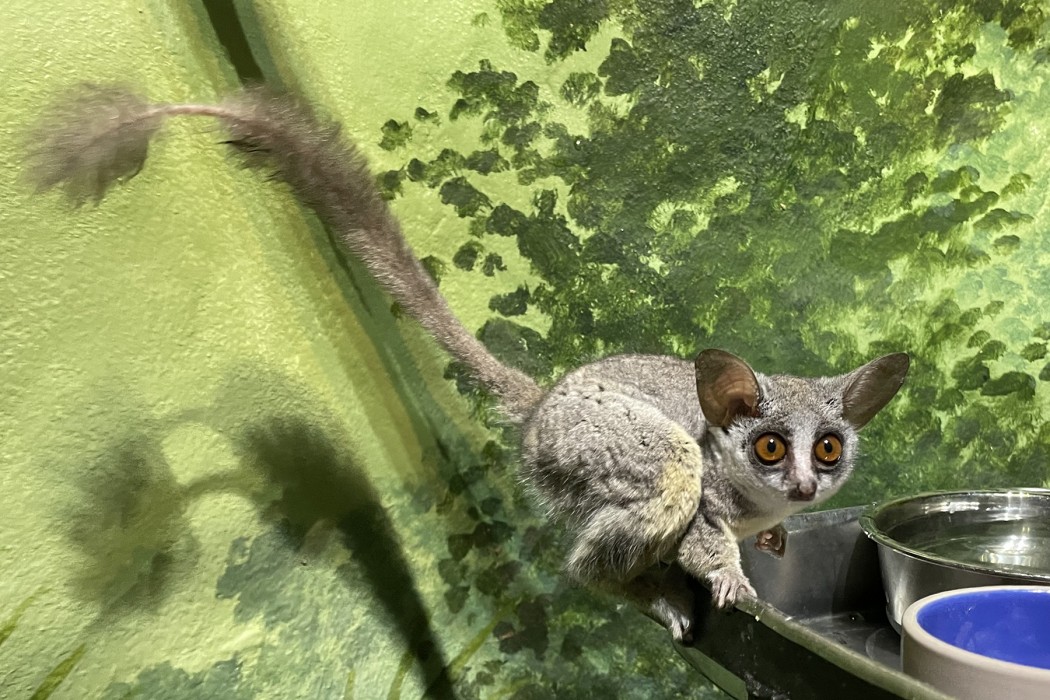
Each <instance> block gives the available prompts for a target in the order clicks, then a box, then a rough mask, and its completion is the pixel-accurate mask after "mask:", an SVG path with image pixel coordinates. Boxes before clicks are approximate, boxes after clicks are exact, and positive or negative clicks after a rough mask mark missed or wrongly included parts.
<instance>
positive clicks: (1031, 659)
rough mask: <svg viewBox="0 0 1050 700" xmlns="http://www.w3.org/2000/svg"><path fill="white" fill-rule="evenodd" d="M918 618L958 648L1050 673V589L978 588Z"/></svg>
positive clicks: (938, 604) (945, 600)
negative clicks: (1049, 670) (1046, 670)
mask: <svg viewBox="0 0 1050 700" xmlns="http://www.w3.org/2000/svg"><path fill="white" fill-rule="evenodd" d="M917 619H918V623H919V625H920V626H921V627H922V628H923V629H924V630H926V631H927V632H929V633H930V634H931V635H933V636H934V637H936V638H937V639H939V640H941V641H942V642H947V643H948V644H951V645H952V646H957V647H959V648H960V649H965V650H966V651H972V652H973V653H975V654H980V655H982V656H989V657H991V658H993V659H1001V660H1002V661H1010V662H1012V663H1015V664H1023V665H1025V666H1035V667H1036V668H1047V669H1050V588H1046V589H1045V590H1037V589H1032V588H1020V589H1018V588H985V589H981V588H978V589H976V590H970V591H967V592H965V593H959V594H957V595H952V596H947V597H944V598H941V599H940V600H934V601H931V602H930V603H929V604H928V605H924V606H923V607H922V608H921V609H920V610H919V611H918V616H917Z"/></svg>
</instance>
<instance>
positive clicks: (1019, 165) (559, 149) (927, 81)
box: [383, 0, 1050, 502]
mask: <svg viewBox="0 0 1050 700" xmlns="http://www.w3.org/2000/svg"><path fill="white" fill-rule="evenodd" d="M501 9H502V14H501V16H500V20H501V21H502V22H503V25H504V27H505V29H506V31H507V33H508V35H509V36H510V37H511V40H512V41H513V43H514V44H515V45H517V46H519V47H520V48H521V49H523V50H530V51H543V52H544V55H545V57H546V59H547V60H548V61H549V62H552V63H556V62H559V61H563V60H566V59H567V58H568V57H570V56H571V55H572V54H573V53H574V52H576V51H581V50H583V49H584V48H587V49H589V50H598V49H601V48H603V47H593V46H589V45H588V40H589V39H590V38H591V37H592V36H593V35H594V34H595V33H596V32H597V31H598V30H599V28H600V27H601V26H603V24H604V23H606V22H615V23H617V25H618V26H620V27H622V29H623V36H622V37H618V38H615V39H613V40H612V41H611V43H610V45H609V47H608V51H607V55H606V56H605V58H604V59H603V60H602V62H601V64H600V65H599V67H598V69H597V71H596V72H573V73H571V74H569V76H568V77H567V78H566V79H565V80H564V82H562V84H561V85H560V86H559V89H558V91H557V92H555V91H553V90H541V89H540V88H539V87H538V86H537V84H536V83H535V82H533V81H531V80H529V76H521V75H515V74H514V73H512V72H508V71H503V70H501V69H500V67H499V66H497V65H493V64H491V63H489V62H485V61H483V62H482V63H481V65H480V66H478V67H474V68H473V69H464V70H463V71H459V72H457V73H456V74H454V75H453V76H451V77H450V84H451V85H452V86H453V87H454V88H455V89H456V91H457V92H458V93H459V95H460V98H459V99H458V100H457V101H456V102H455V103H454V104H453V105H451V107H446V108H445V109H442V110H440V111H437V112H435V113H431V112H430V111H428V110H426V109H425V108H424V107H421V109H420V110H419V111H418V112H417V113H416V115H414V120H408V119H406V120H404V121H400V122H398V121H391V122H388V123H387V124H386V126H385V127H384V133H385V137H386V138H385V139H384V142H383V147H384V148H388V149H391V150H394V151H395V152H399V153H400V152H402V151H408V152H409V154H411V149H412V145H413V142H412V133H413V127H414V126H415V124H418V123H419V122H424V123H425V122H426V120H427V119H432V118H447V119H451V120H478V121H479V122H480V123H481V124H482V127H481V129H480V131H481V136H480V138H479V139H478V143H477V150H475V151H471V152H459V151H454V150H443V151H442V152H441V153H440V154H438V155H437V156H436V157H433V158H426V159H420V158H409V159H406V162H405V164H404V166H403V167H402V168H401V169H399V170H397V171H391V172H389V173H388V174H387V177H386V184H387V186H388V190H389V191H390V192H391V194H392V195H394V196H396V194H397V193H398V192H399V191H401V190H403V189H404V188H407V187H416V186H425V187H430V188H434V189H437V190H438V191H439V192H440V196H441V200H442V202H444V203H445V204H446V205H448V206H451V207H454V208H455V210H456V212H457V214H458V215H459V216H462V217H467V218H469V219H470V232H471V234H472V236H471V237H470V238H468V239H467V240H465V241H464V242H463V245H462V247H460V248H459V250H458V251H456V252H455V254H454V255H451V256H449V258H448V260H447V261H445V260H442V261H435V263H438V265H437V266H438V268H439V269H440V264H442V263H446V262H447V263H449V264H453V265H456V266H457V267H460V268H462V269H465V270H471V271H472V272H475V273H476V274H477V275H478V276H479V282H478V283H479V284H484V281H483V280H484V276H486V275H487V276H490V277H491V276H492V274H493V271H494V270H497V269H499V268H500V266H501V264H502V261H501V259H500V258H499V256H498V255H494V254H487V253H486V251H487V248H486V245H487V241H488V240H490V238H491V237H493V236H511V237H514V238H516V241H517V247H518V250H519V251H520V253H521V255H522V256H523V257H524V258H525V259H526V260H527V261H528V262H529V264H530V265H531V269H532V270H533V271H535V272H536V274H537V275H538V277H539V280H538V281H537V282H536V283H535V284H532V285H527V286H522V287H521V288H519V289H518V290H516V291H515V292H513V293H510V294H502V295H498V296H494V297H493V298H492V299H491V301H490V304H489V307H490V308H491V309H492V311H493V312H494V315H493V318H492V319H491V320H490V321H488V322H487V323H486V324H485V326H484V327H483V328H482V329H481V335H482V337H483V338H485V339H486V340H487V341H488V342H489V343H490V345H491V346H493V347H496V348H499V349H501V350H502V351H503V356H504V357H505V358H507V359H509V360H511V361H514V362H515V363H516V364H518V365H519V366H520V367H522V368H524V369H527V370H529V371H530V372H533V373H536V374H540V375H542V376H546V377H554V376H557V375H558V373H560V372H562V371H564V370H565V369H566V368H570V367H573V366H575V365H577V364H579V363H580V362H581V359H582V358H592V357H598V356H602V355H605V354H609V353H612V352H622V351H632V352H668V353H677V354H680V355H689V354H691V353H693V352H694V351H695V350H697V349H700V348H703V347H708V346H720V347H727V348H729V349H731V350H733V351H734V352H738V353H740V354H742V355H744V356H746V357H747V358H748V359H749V361H751V362H752V363H753V364H754V365H755V366H757V367H762V368H768V371H773V372H777V371H783V372H805V373H810V374H822V373H834V372H836V371H842V368H846V367H851V366H855V365H857V364H860V363H861V362H863V361H864V360H865V359H867V358H870V357H872V356H874V355H877V354H879V353H882V352H890V351H893V350H896V349H901V348H903V349H906V350H907V351H908V352H910V353H911V354H912V355H913V357H914V359H915V360H916V367H915V370H913V371H914V374H913V375H911V376H910V377H909V383H908V391H907V392H906V400H904V401H900V402H897V403H895V404H894V405H893V407H892V409H893V410H894V419H893V420H883V421H879V423H878V425H877V426H876V427H874V428H873V430H872V432H873V433H874V435H873V436H871V437H869V440H870V441H871V444H872V445H876V446H877V448H875V449H871V450H870V453H869V455H868V457H867V459H866V460H865V466H864V469H863V470H861V473H860V474H859V475H858V478H856V479H854V481H853V484H852V487H851V488H849V489H848V490H847V492H846V493H845V494H844V495H843V497H842V501H849V502H860V501H863V500H865V499H872V498H878V497H882V496H884V495H885V494H886V493H887V491H889V492H894V493H904V492H909V491H913V490H915V489H920V488H951V487H956V486H961V485H966V486H975V487H977V486H991V485H994V484H1004V483H1009V484H1035V485H1038V484H1042V483H1043V482H1044V480H1046V479H1047V477H1048V476H1050V473H1048V470H1047V466H1046V465H1047V460H1046V457H1047V451H1046V450H1047V448H1048V447H1050V442H1048V438H1050V434H1048V433H1047V432H1045V431H1042V424H1043V421H1042V420H1041V415H1042V410H1043V407H1044V406H1045V397H1046V395H1047V394H1046V392H1045V391H1043V390H1040V382H1041V381H1042V382H1045V381H1047V380H1050V366H1048V365H1047V360H1046V359H1045V358H1046V354H1047V348H1046V342H1047V340H1048V338H1050V326H1047V325H1046V323H1047V314H1046V312H1045V311H1043V310H1042V307H1043V303H1042V300H1043V299H1045V298H1047V293H1048V292H1050V289H1048V288H1047V287H1046V286H1045V284H1046V280H1047V273H1046V271H1045V270H1044V269H1043V267H1042V265H1041V264H1040V263H1041V262H1042V261H1044V260H1045V257H1044V256H1045V252H1044V251H1045V249H1046V246H1045V244H1044V242H1043V236H1042V233H1043V232H1044V231H1045V227H1046V224H1045V221H1040V220H1039V218H1038V215H1039V213H1040V211H1041V210H1042V207H1043V206H1044V194H1043V193H1044V192H1045V188H1044V187H1043V184H1044V183H1045V182H1046V180H1045V174H1044V170H1045V166H1044V161H1045V159H1044V154H1043V152H1042V149H1041V148H1039V145H1041V144H1042V143H1045V136H1044V135H1043V134H1044V132H1045V124H1046V122H1045V119H1043V118H1042V117H1041V116H1040V114H1039V111H1040V109H1041V105H1042V104H1043V103H1042V99H1041V98H1043V97H1045V92H1043V91H1044V90H1045V88H1044V85H1043V80H1044V79H1045V78H1044V75H1043V74H1042V72H1041V71H1042V68H1041V67H1042V66H1043V65H1044V64H1045V62H1046V60H1047V53H1046V52H1047V45H1046V43H1045V35H1044V33H1043V32H1042V29H1043V27H1044V22H1045V20H1046V14H1045V12H1044V10H1043V8H1042V7H1041V6H1040V5H1039V4H1038V3H1001V2H972V3H959V2H954V1H952V2H942V3H938V2H925V3H909V4H908V5H907V6H906V7H905V6H901V7H896V6H895V7H893V8H892V9H886V8H885V7H884V6H882V5H881V4H879V3H863V2H862V3H856V2H840V3H826V4H822V6H821V7H820V8H814V7H813V6H811V4H810V3H801V2H773V3H761V4H759V3H732V2H730V3H718V2H708V3H694V2H692V1H684V2H674V1H664V0H660V1H658V2H636V3H631V2H623V3H616V2H609V3H595V2H590V1H588V0H579V1H573V0H561V1H556V2H552V3H543V2H511V1H509V0H508V2H504V3H501ZM541 34H542V35H543V38H542V39H541ZM1021 76H1024V77H1023V78H1022V77H1021ZM1015 78H1016V82H1015ZM566 106H569V107H570V108H571V109H572V110H575V111H577V112H579V117H580V118H578V119H574V121H575V122H577V123H580V122H583V123H585V124H586V127H585V128H579V127H568V126H566V125H565V124H564V123H562V122H560V121H559V120H558V117H557V115H556V114H554V113H555V111H556V107H557V108H559V110H560V111H565V109H564V108H565V107H566ZM574 116H577V115H574ZM413 121H414V122H415V124H414V123H413ZM416 128H418V127H416ZM504 172H510V173H513V176H514V178H515V180H516V185H517V187H516V189H515V191H514V197H515V198H516V199H517V200H519V201H520V200H521V199H522V193H521V192H520V191H519V190H524V191H525V192H527V193H528V196H529V198H530V202H529V203H528V205H526V206H512V205H508V204H507V203H506V202H505V201H503V198H504V195H503V193H502V190H505V188H506V185H505V184H504V183H505V182H506V181H505V180H504V179H500V178H499V175H500V174H501V173H504ZM438 274H440V273H438ZM533 308H534V309H536V310H537V311H539V312H540V313H541V314H542V316H543V317H544V319H546V320H549V324H550V325H549V329H548V330H547V331H546V332H542V333H539V332H535V331H534V330H532V329H531V328H529V327H527V326H525V327H523V326H522V325H520V324H517V323H515V319H516V318H517V317H518V316H520V315H521V314H523V313H526V312H527V311H528V310H529V309H533Z"/></svg>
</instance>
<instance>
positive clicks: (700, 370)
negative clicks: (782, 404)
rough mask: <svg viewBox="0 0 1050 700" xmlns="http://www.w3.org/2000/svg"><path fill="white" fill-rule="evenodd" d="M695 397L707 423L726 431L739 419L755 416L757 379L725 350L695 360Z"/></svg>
mask: <svg viewBox="0 0 1050 700" xmlns="http://www.w3.org/2000/svg"><path fill="white" fill-rule="evenodd" d="M694 364H695V366H696V393H697V396H699V397H700V409H701V410H702V411H703V412H704V418H706V419H707V422H708V423H711V424H712V425H717V426H720V427H722V428H725V427H728V426H729V424H730V423H732V422H733V420H734V419H735V418H737V417H739V416H757V415H758V401H759V399H760V398H761V396H760V392H759V388H758V379H757V378H756V377H755V373H754V372H753V371H752V369H751V367H750V366H748V364H747V363H746V362H744V361H743V360H741V359H740V358H739V357H737V356H736V355H733V354H731V353H728V352H726V351H725V350H704V351H703V352H701V353H700V354H699V355H697V356H696V362H695V363H694Z"/></svg>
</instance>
